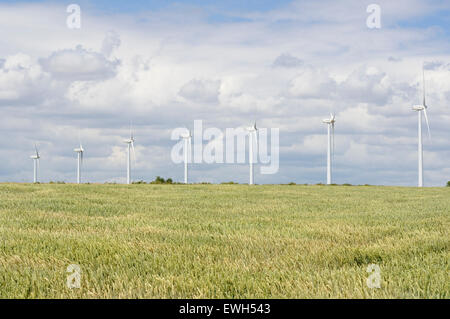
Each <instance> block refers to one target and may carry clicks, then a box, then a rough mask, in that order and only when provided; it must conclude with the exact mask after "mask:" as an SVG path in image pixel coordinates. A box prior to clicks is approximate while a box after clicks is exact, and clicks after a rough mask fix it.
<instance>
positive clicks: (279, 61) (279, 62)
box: [272, 53, 303, 68]
mask: <svg viewBox="0 0 450 319" xmlns="http://www.w3.org/2000/svg"><path fill="white" fill-rule="evenodd" d="M272 65H273V67H282V68H297V67H300V66H302V65H303V61H302V60H301V59H299V58H297V57H295V56H292V55H290V54H287V53H283V54H281V55H280V56H278V57H277V58H276V59H275V61H274V62H273V64H272Z"/></svg>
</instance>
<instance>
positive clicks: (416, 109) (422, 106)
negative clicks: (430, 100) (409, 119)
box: [412, 105, 427, 111]
mask: <svg viewBox="0 0 450 319" xmlns="http://www.w3.org/2000/svg"><path fill="white" fill-rule="evenodd" d="M426 108H427V106H426V105H414V106H413V107H412V109H413V111H423V110H425V109H426Z"/></svg>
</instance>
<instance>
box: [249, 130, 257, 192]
mask: <svg viewBox="0 0 450 319" xmlns="http://www.w3.org/2000/svg"><path fill="white" fill-rule="evenodd" d="M247 131H248V143H249V145H248V161H249V163H250V180H249V182H248V184H249V185H253V182H254V180H253V134H254V135H255V141H256V148H257V149H258V134H257V131H258V129H257V128H256V122H255V123H254V124H253V125H252V126H251V127H248V128H247Z"/></svg>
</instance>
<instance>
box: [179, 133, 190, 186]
mask: <svg viewBox="0 0 450 319" xmlns="http://www.w3.org/2000/svg"><path fill="white" fill-rule="evenodd" d="M181 138H182V139H184V183H185V184H187V183H188V162H189V159H190V157H191V145H192V134H191V131H188V132H187V133H186V134H183V135H181Z"/></svg>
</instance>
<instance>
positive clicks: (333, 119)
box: [322, 113, 336, 185]
mask: <svg viewBox="0 0 450 319" xmlns="http://www.w3.org/2000/svg"><path fill="white" fill-rule="evenodd" d="M322 122H323V123H325V124H327V125H328V148H327V149H328V151H327V184H328V185H330V184H331V183H332V178H331V156H332V155H331V154H332V153H333V155H334V123H335V122H336V115H335V114H331V113H330V118H329V119H325V120H323V121H322ZM332 140H333V141H332ZM331 145H333V150H332V149H331Z"/></svg>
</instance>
